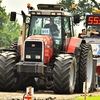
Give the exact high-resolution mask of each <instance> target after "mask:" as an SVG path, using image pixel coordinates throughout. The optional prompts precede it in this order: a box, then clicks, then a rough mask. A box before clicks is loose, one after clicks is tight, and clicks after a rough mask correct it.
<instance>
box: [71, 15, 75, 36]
mask: <svg viewBox="0 0 100 100" xmlns="http://www.w3.org/2000/svg"><path fill="white" fill-rule="evenodd" d="M70 26H71V36H72V37H74V30H73V21H72V17H70Z"/></svg>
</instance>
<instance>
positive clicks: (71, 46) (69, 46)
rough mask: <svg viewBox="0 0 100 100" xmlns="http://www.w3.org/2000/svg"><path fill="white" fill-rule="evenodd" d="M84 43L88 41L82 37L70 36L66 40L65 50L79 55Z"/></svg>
mask: <svg viewBox="0 0 100 100" xmlns="http://www.w3.org/2000/svg"><path fill="white" fill-rule="evenodd" d="M82 43H86V41H85V40H83V39H80V38H74V37H71V38H68V39H66V40H65V43H64V46H63V47H64V48H63V51H64V52H67V53H73V54H75V56H77V55H78V52H79V50H80V46H81V44H82Z"/></svg>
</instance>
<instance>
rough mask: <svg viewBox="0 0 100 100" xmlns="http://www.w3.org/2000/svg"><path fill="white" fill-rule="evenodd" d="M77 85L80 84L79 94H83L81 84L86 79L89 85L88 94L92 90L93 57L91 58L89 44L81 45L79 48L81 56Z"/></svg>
mask: <svg viewBox="0 0 100 100" xmlns="http://www.w3.org/2000/svg"><path fill="white" fill-rule="evenodd" d="M79 65H80V66H79V83H80V85H79V86H80V90H79V91H80V92H83V82H85V80H86V78H87V82H88V83H89V89H88V92H90V91H91V88H92V80H93V57H92V47H91V45H90V44H87V43H86V44H82V46H81V55H80V64H79Z"/></svg>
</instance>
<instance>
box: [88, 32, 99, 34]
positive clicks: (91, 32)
mask: <svg viewBox="0 0 100 100" xmlns="http://www.w3.org/2000/svg"><path fill="white" fill-rule="evenodd" d="M92 33H94V34H99V32H90V34H92Z"/></svg>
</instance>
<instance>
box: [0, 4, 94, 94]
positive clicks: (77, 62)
mask: <svg viewBox="0 0 100 100" xmlns="http://www.w3.org/2000/svg"><path fill="white" fill-rule="evenodd" d="M37 7H38V10H34V9H33V7H31V6H30V4H28V10H29V14H30V16H29V18H30V22H29V23H28V34H27V36H26V33H25V30H26V17H27V16H26V15H25V13H24V12H23V11H22V16H23V32H22V37H19V39H18V42H14V43H12V45H11V49H10V50H4V52H3V53H1V54H0V78H1V80H0V90H3V91H15V90H17V89H18V87H20V88H26V86H28V85H31V86H33V87H34V88H35V90H38V89H39V86H40V84H39V82H40V80H43V81H44V83H45V86H46V87H47V88H48V89H50V88H53V90H54V92H55V93H61V94H62V93H74V92H83V82H85V80H86V79H87V78H88V79H87V82H88V83H89V85H88V92H90V91H92V90H94V84H95V72H94V70H93V68H94V67H93V58H92V48H91V45H90V44H87V43H86V41H85V40H83V39H79V38H74V30H73V22H74V23H75V24H76V23H79V20H80V19H79V15H78V14H71V13H68V12H67V10H66V7H65V6H64V5H54V4H38V5H37ZM15 17H16V13H15V12H12V13H11V21H14V20H15ZM50 21H51V22H50ZM51 23H53V24H54V25H53V27H52V26H51ZM47 83H49V84H47ZM19 85H20V86H19Z"/></svg>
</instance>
